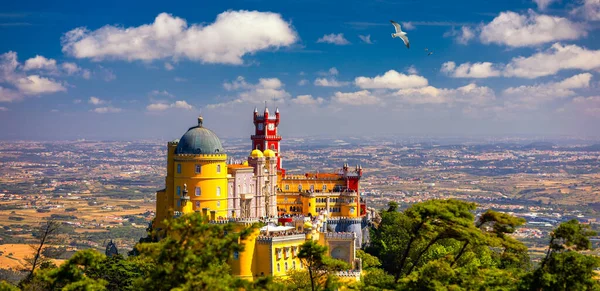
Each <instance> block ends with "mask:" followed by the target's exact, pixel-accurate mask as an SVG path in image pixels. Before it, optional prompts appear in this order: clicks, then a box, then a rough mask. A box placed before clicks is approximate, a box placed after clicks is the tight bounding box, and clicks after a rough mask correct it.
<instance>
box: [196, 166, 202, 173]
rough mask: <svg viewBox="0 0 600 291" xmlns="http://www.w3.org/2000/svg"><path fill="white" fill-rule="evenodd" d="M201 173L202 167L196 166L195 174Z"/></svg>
mask: <svg viewBox="0 0 600 291" xmlns="http://www.w3.org/2000/svg"><path fill="white" fill-rule="evenodd" d="M200 173H202V167H201V166H200V165H196V174H200Z"/></svg>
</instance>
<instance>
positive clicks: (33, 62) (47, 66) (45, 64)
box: [23, 55, 56, 71]
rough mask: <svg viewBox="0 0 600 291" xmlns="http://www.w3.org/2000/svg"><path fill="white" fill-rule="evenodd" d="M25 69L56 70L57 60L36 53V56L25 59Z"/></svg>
mask: <svg viewBox="0 0 600 291" xmlns="http://www.w3.org/2000/svg"><path fill="white" fill-rule="evenodd" d="M23 70H24V71H30V70H47V71H56V60H54V59H47V58H45V57H43V56H40V55H36V56H35V57H34V58H31V59H28V60H26V61H25V65H24V66H23Z"/></svg>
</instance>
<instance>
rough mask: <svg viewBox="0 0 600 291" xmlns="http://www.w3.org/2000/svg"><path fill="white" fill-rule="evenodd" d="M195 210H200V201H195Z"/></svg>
mask: <svg viewBox="0 0 600 291" xmlns="http://www.w3.org/2000/svg"><path fill="white" fill-rule="evenodd" d="M196 209H200V201H196Z"/></svg>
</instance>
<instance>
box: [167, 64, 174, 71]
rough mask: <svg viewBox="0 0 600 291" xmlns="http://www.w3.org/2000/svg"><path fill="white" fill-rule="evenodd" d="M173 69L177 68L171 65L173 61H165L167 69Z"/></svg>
mask: <svg viewBox="0 0 600 291" xmlns="http://www.w3.org/2000/svg"><path fill="white" fill-rule="evenodd" d="M173 69H175V67H173V65H171V63H169V62H166V63H165V70H167V71H172V70H173Z"/></svg>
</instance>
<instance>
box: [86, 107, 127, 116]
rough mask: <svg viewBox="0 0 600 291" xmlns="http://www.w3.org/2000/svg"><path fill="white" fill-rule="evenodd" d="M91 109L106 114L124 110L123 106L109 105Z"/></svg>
mask: <svg viewBox="0 0 600 291" xmlns="http://www.w3.org/2000/svg"><path fill="white" fill-rule="evenodd" d="M90 111H92V112H96V113H100V114H104V113H119V112H121V111H122V109H121V108H117V107H112V106H107V107H98V108H94V109H92V110H90Z"/></svg>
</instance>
